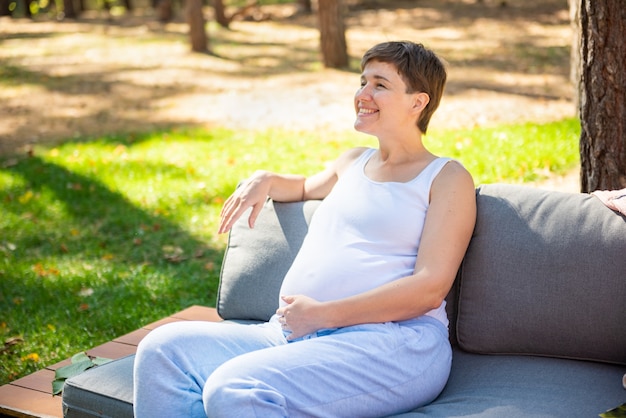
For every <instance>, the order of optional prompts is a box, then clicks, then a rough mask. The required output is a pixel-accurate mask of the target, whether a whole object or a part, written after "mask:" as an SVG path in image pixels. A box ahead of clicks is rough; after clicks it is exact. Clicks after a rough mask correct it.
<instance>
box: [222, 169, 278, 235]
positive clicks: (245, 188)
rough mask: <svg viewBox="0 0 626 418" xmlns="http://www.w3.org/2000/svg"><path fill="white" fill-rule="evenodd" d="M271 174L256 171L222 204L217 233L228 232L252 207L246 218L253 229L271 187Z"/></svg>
mask: <svg viewBox="0 0 626 418" xmlns="http://www.w3.org/2000/svg"><path fill="white" fill-rule="evenodd" d="M270 176H271V173H268V172H266V171H257V172H256V173H254V175H253V176H252V177H250V178H249V179H248V180H246V182H245V183H244V184H242V185H241V186H239V187H238V188H237V190H235V192H234V193H233V194H232V195H231V196H230V197H229V198H228V199H226V202H224V206H223V207H222V211H221V213H220V224H219V229H218V233H220V234H222V233H225V232H228V231H230V229H231V228H232V226H233V225H234V224H235V222H236V221H237V219H239V217H241V215H243V213H244V212H245V211H246V210H248V208H250V207H252V212H251V213H250V216H249V217H248V225H249V226H250V228H254V223H255V221H256V218H257V217H258V216H259V213H260V212H261V209H263V205H264V204H265V201H266V200H267V197H268V195H269V191H270V187H271V177H270Z"/></svg>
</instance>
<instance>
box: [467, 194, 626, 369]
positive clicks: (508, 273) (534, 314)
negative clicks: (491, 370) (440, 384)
mask: <svg viewBox="0 0 626 418" xmlns="http://www.w3.org/2000/svg"><path fill="white" fill-rule="evenodd" d="M477 204H478V219H477V223H476V228H475V231H474V236H473V238H472V241H471V244H470V247H469V249H468V252H467V254H466V256H465V259H464V261H463V264H462V266H461V272H460V273H461V277H460V290H459V302H458V318H457V325H456V326H457V338H458V342H459V345H460V347H461V348H463V349H465V350H468V351H472V352H477V353H497V354H534V355H546V356H557V357H564V358H574V359H590V360H597V361H605V362H613V363H619V364H626V326H625V323H624V321H625V320H626V303H624V301H626V219H625V218H624V217H622V216H621V215H618V214H616V213H615V212H613V211H611V210H610V209H608V208H606V207H605V206H604V205H603V204H602V203H601V202H600V200H599V199H597V198H596V197H594V196H591V195H588V194H568V193H559V192H548V191H543V190H540V189H535V188H530V187H525V186H512V185H487V186H481V187H480V188H479V190H478V192H477Z"/></svg>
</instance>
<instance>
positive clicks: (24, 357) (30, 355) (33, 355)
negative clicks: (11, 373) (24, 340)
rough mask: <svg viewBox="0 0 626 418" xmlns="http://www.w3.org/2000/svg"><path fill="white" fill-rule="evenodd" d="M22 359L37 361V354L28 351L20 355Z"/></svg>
mask: <svg viewBox="0 0 626 418" xmlns="http://www.w3.org/2000/svg"><path fill="white" fill-rule="evenodd" d="M22 361H32V362H34V363H39V354H37V353H30V354H27V355H25V356H22Z"/></svg>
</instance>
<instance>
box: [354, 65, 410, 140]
mask: <svg viewBox="0 0 626 418" xmlns="http://www.w3.org/2000/svg"><path fill="white" fill-rule="evenodd" d="M417 96H418V94H417V93H407V85H406V83H405V82H404V80H403V79H402V77H401V76H400V74H399V73H398V70H397V68H396V67H395V66H394V65H393V64H390V63H387V62H380V61H370V62H369V63H367V65H366V66H365V68H364V69H363V73H362V74H361V87H360V88H359V89H358V90H357V92H356V94H355V95H354V108H355V111H356V121H355V122H354V128H355V129H356V130H357V131H359V132H363V133H367V134H371V135H375V136H379V135H382V134H384V133H385V132H391V131H393V130H395V129H399V128H403V129H404V128H406V127H407V126H413V127H415V123H416V120H417V116H418V114H416V108H415V104H416V99H417ZM406 124H409V125H406Z"/></svg>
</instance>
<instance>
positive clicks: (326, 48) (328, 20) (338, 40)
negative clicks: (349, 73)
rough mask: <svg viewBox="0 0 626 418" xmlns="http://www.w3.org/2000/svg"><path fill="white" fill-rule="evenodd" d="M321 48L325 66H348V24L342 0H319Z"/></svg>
mask: <svg viewBox="0 0 626 418" xmlns="http://www.w3.org/2000/svg"><path fill="white" fill-rule="evenodd" d="M317 13H318V14H319V25H320V48H321V50H322V60H323V62H324V66H326V67H329V68H345V67H347V66H348V47H347V44H346V25H345V23H344V19H343V5H342V2H341V0H319V1H318V11H317Z"/></svg>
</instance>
